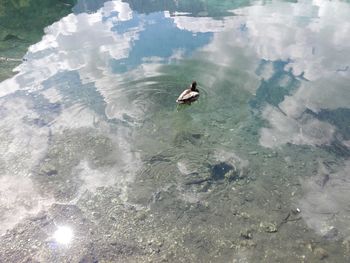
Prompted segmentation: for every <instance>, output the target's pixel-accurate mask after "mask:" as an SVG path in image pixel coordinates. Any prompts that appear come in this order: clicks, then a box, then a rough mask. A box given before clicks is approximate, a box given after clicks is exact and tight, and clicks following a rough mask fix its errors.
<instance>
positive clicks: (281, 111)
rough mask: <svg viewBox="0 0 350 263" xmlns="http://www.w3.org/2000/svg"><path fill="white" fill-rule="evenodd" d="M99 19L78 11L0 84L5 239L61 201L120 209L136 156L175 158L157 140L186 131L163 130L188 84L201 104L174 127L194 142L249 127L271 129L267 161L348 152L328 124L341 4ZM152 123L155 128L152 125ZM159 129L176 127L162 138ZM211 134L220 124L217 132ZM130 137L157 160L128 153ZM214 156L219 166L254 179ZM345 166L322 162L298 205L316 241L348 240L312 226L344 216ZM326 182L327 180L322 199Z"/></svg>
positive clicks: (341, 43)
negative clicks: (311, 151) (107, 198)
mask: <svg viewBox="0 0 350 263" xmlns="http://www.w3.org/2000/svg"><path fill="white" fill-rule="evenodd" d="M101 2H102V1H101ZM79 4H80V5H81V6H80V8H82V9H84V3H83V2H80V3H79ZM79 4H78V7H79ZM96 9H97V10H96V12H94V13H79V12H78V11H77V12H76V13H75V14H70V15H68V16H66V17H64V18H62V19H61V20H59V21H57V22H56V23H54V24H53V25H51V26H49V27H48V28H46V30H45V35H44V36H43V38H42V40H41V41H40V42H38V43H37V44H35V45H32V46H31V47H30V48H29V50H28V53H27V55H26V58H27V59H28V60H27V61H25V62H23V63H22V64H21V65H20V66H18V67H17V69H16V70H18V74H17V75H15V76H14V77H13V78H10V79H7V80H5V81H4V82H2V83H0V96H1V97H0V116H1V118H2V122H1V123H0V128H1V130H0V136H1V138H2V140H1V146H2V148H3V149H5V150H4V153H3V154H2V156H1V163H0V164H1V168H2V170H3V171H4V172H3V175H2V177H1V180H0V181H1V183H2V189H1V194H2V196H9V198H1V199H0V205H1V206H0V208H1V210H3V211H5V212H4V214H3V216H2V217H1V218H0V220H1V231H2V232H5V230H6V229H8V228H11V227H13V225H15V224H16V223H17V222H19V221H20V220H21V219H22V218H24V217H26V216H28V215H31V214H36V213H37V212H38V211H40V210H42V209H44V210H45V209H47V208H48V207H50V205H52V204H54V203H55V202H61V203H70V204H71V203H73V204H74V203H77V201H79V198H81V197H82V196H84V194H86V193H87V192H88V193H95V192H96V191H98V189H99V188H103V187H115V188H117V189H118V190H119V191H120V192H121V196H122V199H123V200H124V201H127V200H128V191H127V190H126V189H127V188H128V185H129V184H131V183H132V182H133V181H134V179H135V176H136V174H137V172H138V171H139V170H140V169H141V168H142V166H143V163H144V160H143V159H142V157H143V156H147V154H149V152H150V153H151V152H152V150H154V149H155V150H154V151H155V152H158V151H159V150H160V149H161V147H162V146H163V145H166V146H167V147H172V145H171V143H170V142H169V141H170V140H163V141H161V140H160V139H159V137H161V136H162V134H161V132H159V130H162V129H164V130H165V132H164V131H163V133H164V134H166V135H163V136H164V138H167V139H168V138H170V137H171V136H170V135H169V134H172V132H174V131H173V130H175V132H176V131H177V130H176V129H180V128H181V127H182V126H185V125H183V123H181V120H174V119H171V117H169V118H168V116H171V114H172V113H173V112H175V110H174V107H173V105H171V106H169V105H166V103H167V102H168V101H172V102H173V101H175V99H176V95H177V92H178V90H177V89H180V88H183V87H182V86H181V85H185V84H186V82H187V80H188V79H192V78H196V79H198V80H199V83H200V85H201V89H202V90H203V96H202V97H201V101H202V102H199V103H198V107H196V108H195V107H193V111H192V112H191V114H193V115H191V114H190V113H188V112H185V113H184V112H182V113H180V114H183V115H179V116H180V117H179V118H181V117H184V116H185V117H188V118H189V119H191V125H192V124H193V123H194V124H193V127H194V128H193V129H195V128H196V129H197V127H198V126H196V125H199V124H201V125H202V126H199V127H200V128H199V129H198V130H199V131H200V132H203V134H205V136H207V135H208V134H209V135H211V136H213V133H215V131H219V132H222V134H224V135H225V136H226V137H229V136H232V135H231V134H233V132H236V130H238V128H241V126H244V122H249V121H251V119H253V117H252V115H254V117H257V118H259V119H262V120H264V121H265V123H264V124H263V126H262V127H260V126H259V128H258V135H257V136H258V140H257V141H258V143H257V144H260V146H263V147H265V148H276V149H277V150H279V149H283V147H284V146H285V145H287V144H293V145H308V146H311V147H315V148H316V149H323V148H321V147H323V146H330V147H331V146H332V144H334V143H335V142H336V143H339V144H340V145H341V146H342V147H345V148H346V149H349V145H350V143H349V141H350V140H349V137H348V135H347V134H345V133H346V131H347V129H346V127H345V128H344V127H343V128H341V127H340V125H339V123H340V122H339V120H338V121H334V120H332V119H331V118H330V117H329V116H335V115H336V112H337V111H338V110H339V109H342V114H343V115H347V114H349V111H347V110H348V109H349V101H350V89H349V87H348V83H349V78H350V74H349V67H350V65H349V64H348V63H349V61H350V44H349V43H350V41H349V36H350V17H349V14H350V5H349V4H346V3H344V2H338V1H332V2H328V1H300V2H298V3H287V2H278V1H272V2H269V3H268V4H267V5H255V6H247V7H241V8H238V9H234V10H231V11H229V12H228V13H229V14H230V16H226V17H222V18H220V19H214V18H212V17H209V16H206V14H205V13H202V14H201V15H202V16H196V17H195V16H194V14H191V13H174V12H170V11H159V12H153V13H150V14H141V13H138V12H135V11H133V10H132V9H131V7H130V5H129V4H128V3H126V2H122V1H109V2H105V3H103V4H102V3H98V4H97V5H96ZM76 10H78V9H76ZM196 15H198V13H197V14H196ZM179 69H181V70H182V71H179ZM179 83H181V85H180V84H179ZM266 94H267V95H266ZM264 95H266V96H264ZM165 102H166V103H165ZM249 102H250V103H249ZM38 105H39V106H38ZM159 109H160V110H159ZM169 109H170V110H169ZM225 110H226V112H224V111H225ZM159 111H160V112H161V113H164V116H166V117H164V116H161V113H159ZM218 112H219V114H217V115H216V113H218ZM325 112H326V113H325ZM157 113H159V116H161V117H159V118H163V119H161V120H159V119H156V118H154V119H152V120H149V119H148V118H149V116H152V117H153V116H155V115H156V114H157ZM186 114H187V115H186ZM225 114H226V115H225ZM332 114H333V115H332ZM218 115H219V116H218ZM227 116H230V117H231V116H234V117H235V118H236V119H234V121H232V119H229V118H226V117H227ZM220 118H221V119H220ZM164 119H166V120H164ZM226 119H227V122H230V121H231V122H232V123H229V124H226ZM157 121H158V122H159V123H160V124H159V123H157ZM162 121H163V122H162ZM166 121H169V123H170V122H172V121H173V123H171V125H173V126H171V125H169V123H167V124H168V126H167V125H164V126H165V127H163V126H162V125H161V124H163V123H166ZM177 121H178V122H177ZM213 122H215V123H219V124H217V126H216V127H215V128H212V126H210V125H211V124H212V123H213ZM145 123H146V124H145ZM178 123H180V125H178ZM142 125H144V126H142ZM147 125H149V126H147ZM225 125H227V126H225ZM230 125H231V126H232V127H233V128H232V127H231V126H230ZM140 127H142V128H144V127H151V128H149V130H147V129H142V128H141V129H140V130H141V131H140V130H137V129H138V128H140ZM173 127H175V129H173V130H172V128H173ZM179 127H180V128H179ZM191 127H192V126H191ZM208 127H209V128H208ZM217 127H219V128H217ZM228 127H230V129H228ZM237 127H238V128H237ZM236 128H237V129H236ZM210 129H212V130H210ZM136 130H137V132H138V135H139V137H142V139H143V138H145V139H143V140H144V141H146V140H148V139H149V140H150V142H151V143H149V144H150V145H151V146H152V147H154V148H152V150H150V149H148V148H147V147H145V148H141V149H140V148H138V147H139V145H137V146H136V144H137V143H136V142H137V139H139V137H138V138H136V135H135V134H136V132H135V131H136ZM180 131H181V130H180ZM213 131H214V132H213ZM196 132H197V131H196ZM179 133H180V132H179ZM210 133H212V134H210ZM140 134H141V135H140ZM150 134H155V135H154V136H155V138H151V139H150V138H149V137H151V136H150ZM198 134H199V133H198ZM198 134H197V133H195V135H197V136H198V137H199V138H204V137H205V136H203V137H201V136H202V135H201V134H199V135H198ZM227 134H228V135H227ZM185 135H186V134H185ZM185 135H184V137H185ZM209 135H208V137H210V136H209ZM214 135H215V134H214ZM220 135H221V134H219V135H218V134H216V135H215V136H216V137H215V136H214V137H213V138H214V139H211V140H212V141H214V142H216V141H218V140H219V139H221V138H219V136H220ZM225 136H220V137H222V138H224V139H225V138H226V137H225ZM161 138H162V137H161ZM152 139H153V141H152ZM139 140H140V139H139ZM144 141H143V142H144ZM147 143H148V142H146V143H145V145H147ZM158 143H159V144H158ZM225 143H229V140H227V141H225ZM140 145H142V143H141V144H140ZM159 145H161V146H159ZM169 145H170V146H169ZM228 145H229V144H228ZM216 146H217V145H215V147H216ZM229 146H230V145H229ZM255 146H256V145H255ZM201 147H202V146H201ZM218 147H219V146H218ZM220 147H221V146H220ZM220 147H219V148H218V150H217V151H216V153H217V154H215V157H216V160H217V161H222V162H225V161H228V160H231V164H232V165H236V166H237V167H238V168H240V169H243V168H244V169H246V168H247V167H248V166H249V162H248V161H247V160H246V159H245V158H241V157H239V156H238V155H236V154H234V153H232V152H231V153H229V152H226V151H223V150H221V148H220ZM317 147H319V148H317ZM256 148H258V146H256ZM260 149H261V148H258V150H260ZM254 152H255V151H253V154H252V155H255V154H258V153H257V152H256V153H254ZM143 154H144V155H143ZM216 155H217V156H216ZM248 155H249V154H248ZM147 157H148V156H147ZM223 157H225V158H224V159H222V158H223ZM226 157H227V158H226ZM341 157H342V158H343V159H342V160H344V163H345V164H344V165H343V166H341V168H340V170H339V171H330V170H326V171H324V169H323V168H322V167H323V166H322V163H323V162H322V161H320V167H321V168H320V169H319V170H318V171H316V174H315V175H314V176H310V178H308V179H307V180H306V179H305V180H303V184H304V183H305V182H306V183H305V185H304V186H303V191H304V196H303V197H302V198H301V200H300V203H299V204H300V207H301V208H302V209H301V210H302V215H303V216H304V218H305V220H306V222H307V223H308V224H309V226H310V227H312V228H313V229H315V230H316V231H317V232H318V233H321V234H322V235H325V234H327V231H328V230H329V229H330V228H332V227H333V226H334V227H336V228H337V229H338V230H339V231H342V232H343V233H342V234H343V235H344V236H346V237H348V236H349V233H348V230H347V227H348V226H349V224H348V222H346V220H342V219H341V218H340V217H335V218H330V217H327V216H319V215H320V214H322V213H324V212H326V213H332V214H333V213H334V214H337V215H338V214H339V215H342V216H344V218H346V217H347V216H348V214H349V213H348V211H347V210H346V209H347V203H348V201H349V200H348V198H347V197H346V196H345V195H346V193H345V192H346V190H347V188H348V179H347V171H348V170H349V164H348V162H349V160H348V158H349V156H346V154H344V155H342V156H341ZM186 165H187V163H186V161H179V162H177V166H178V170H179V171H180V173H183V174H187V173H188V172H191V169H190V168H191V167H190V166H188V167H187V166H186ZM282 172H283V171H282ZM325 173H326V174H328V175H329V176H331V178H330V179H329V182H328V183H327V184H324V185H323V184H322V183H321V186H320V184H319V183H318V182H319V180H320V178H321V179H322V178H324V177H322V176H324V174H325ZM14 189H15V191H14ZM18 189H20V191H18ZM340 193H341V194H340ZM342 194H343V195H342ZM344 196H345V197H344ZM26 199H28V200H30V201H27V203H26V204H25V205H22V202H23V200H26ZM195 200H196V201H197V199H195ZM335 208H337V209H335ZM10 220H11V222H13V223H11V224H8V223H7V222H9V221H10ZM324 229H326V230H324ZM73 238H74V233H73V230H72V229H70V228H69V227H65V226H61V227H59V228H58V229H57V230H56V232H55V234H54V239H56V241H57V242H58V243H62V244H68V243H69V242H71V240H72V239H73Z"/></svg>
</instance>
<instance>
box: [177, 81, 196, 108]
mask: <svg viewBox="0 0 350 263" xmlns="http://www.w3.org/2000/svg"><path fill="white" fill-rule="evenodd" d="M198 98H199V90H198V89H197V82H195V81H193V82H192V84H191V87H190V88H188V89H185V90H184V91H183V92H182V93H181V95H180V96H179V97H178V98H177V100H176V102H177V103H179V104H191V103H192V102H194V101H196V100H197V99H198Z"/></svg>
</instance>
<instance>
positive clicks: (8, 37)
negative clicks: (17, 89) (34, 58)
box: [0, 0, 77, 81]
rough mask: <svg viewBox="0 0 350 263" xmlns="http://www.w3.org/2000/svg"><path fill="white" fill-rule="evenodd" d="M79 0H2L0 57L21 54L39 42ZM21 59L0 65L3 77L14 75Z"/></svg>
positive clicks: (0, 77)
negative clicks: (50, 26) (62, 0)
mask: <svg viewBox="0 0 350 263" xmlns="http://www.w3.org/2000/svg"><path fill="white" fill-rule="evenodd" d="M76 2H77V1H76V0H67V1H65V3H69V4H70V5H69V6H67V5H66V4H64V3H63V2H61V1H47V0H35V1H34V0H26V1H9V0H2V1H1V3H0V57H1V56H5V57H11V58H21V57H23V55H24V54H25V52H26V51H27V48H28V46H29V45H30V44H33V43H36V42H38V41H39V40H40V39H41V37H42V35H43V34H44V30H43V29H44V28H45V27H46V26H48V25H51V24H52V23H53V22H55V21H57V20H58V19H59V18H61V17H64V16H66V15H68V14H69V13H70V12H71V7H72V6H73V5H74V4H75V3H76ZM19 63H20V62H16V63H15V62H13V63H11V64H7V65H6V68H4V69H2V68H1V67H0V71H1V72H2V73H0V81H2V80H4V79H6V78H9V77H11V76H13V75H14V73H13V72H12V69H13V68H14V67H15V66H17V65H18V64H19Z"/></svg>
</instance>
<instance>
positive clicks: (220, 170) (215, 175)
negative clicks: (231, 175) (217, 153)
mask: <svg viewBox="0 0 350 263" xmlns="http://www.w3.org/2000/svg"><path fill="white" fill-rule="evenodd" d="M234 169H235V168H234V167H233V166H232V165H231V164H228V163H225V162H222V163H218V164H215V165H213V166H211V168H210V170H211V178H212V179H213V180H214V181H218V180H223V179H225V175H226V174H227V173H228V172H230V171H232V170H234Z"/></svg>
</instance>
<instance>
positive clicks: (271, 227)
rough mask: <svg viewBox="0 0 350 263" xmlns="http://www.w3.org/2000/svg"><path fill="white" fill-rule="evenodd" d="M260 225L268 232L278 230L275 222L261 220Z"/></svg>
mask: <svg viewBox="0 0 350 263" xmlns="http://www.w3.org/2000/svg"><path fill="white" fill-rule="evenodd" d="M260 227H261V228H262V229H263V230H264V231H265V232H267V233H276V232H277V231H278V229H277V225H276V224H274V223H265V222H261V223H260Z"/></svg>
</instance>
